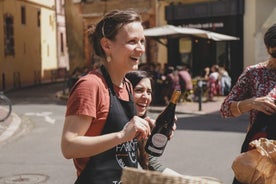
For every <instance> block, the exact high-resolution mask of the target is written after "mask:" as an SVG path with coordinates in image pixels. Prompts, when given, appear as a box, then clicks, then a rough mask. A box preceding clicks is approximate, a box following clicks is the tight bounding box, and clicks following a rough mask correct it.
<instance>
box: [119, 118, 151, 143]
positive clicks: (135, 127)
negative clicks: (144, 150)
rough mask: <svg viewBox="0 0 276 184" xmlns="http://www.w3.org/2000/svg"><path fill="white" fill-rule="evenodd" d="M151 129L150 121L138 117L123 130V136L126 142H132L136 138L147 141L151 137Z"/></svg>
mask: <svg viewBox="0 0 276 184" xmlns="http://www.w3.org/2000/svg"><path fill="white" fill-rule="evenodd" d="M150 133H151V129H150V126H149V123H148V121H146V120H145V119H142V118H140V117H138V116H134V117H133V118H132V119H131V120H130V121H129V122H128V123H127V124H126V125H125V126H124V128H123V130H122V134H123V136H124V139H126V141H130V140H132V139H134V138H137V139H138V140H140V139H147V137H148V136H149V135H150Z"/></svg>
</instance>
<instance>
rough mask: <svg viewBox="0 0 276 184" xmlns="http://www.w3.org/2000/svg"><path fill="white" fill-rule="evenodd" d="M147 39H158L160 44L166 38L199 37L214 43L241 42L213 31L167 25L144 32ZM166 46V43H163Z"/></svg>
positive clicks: (236, 38)
mask: <svg viewBox="0 0 276 184" xmlns="http://www.w3.org/2000/svg"><path fill="white" fill-rule="evenodd" d="M144 34H145V36H146V37H150V38H153V39H156V40H157V41H159V42H160V43H162V42H161V41H160V39H164V38H181V37H187V36H188V37H189V36H190V37H198V38H206V39H211V40H214V41H231V40H239V38H238V37H234V36H230V35H225V34H220V33H215V32H211V31H206V30H202V29H195V28H187V27H177V26H173V25H165V26H160V27H153V28H149V29H145V30H144ZM162 44H164V43H162Z"/></svg>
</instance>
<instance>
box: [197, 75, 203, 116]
mask: <svg viewBox="0 0 276 184" xmlns="http://www.w3.org/2000/svg"><path fill="white" fill-rule="evenodd" d="M202 83H203V82H202V80H199V81H198V84H197V85H198V87H199V94H198V110H199V111H201V110H202V85H203V84H202Z"/></svg>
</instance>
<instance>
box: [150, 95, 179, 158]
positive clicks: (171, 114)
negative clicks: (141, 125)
mask: <svg viewBox="0 0 276 184" xmlns="http://www.w3.org/2000/svg"><path fill="white" fill-rule="evenodd" d="M180 94H181V92H180V91H179V90H175V91H174V92H173V94H172V97H171V99H170V103H169V104H168V105H167V107H166V108H165V109H164V110H163V111H162V112H161V113H160V114H159V116H158V117H157V119H156V121H155V127H154V128H153V129H152V131H151V135H150V137H149V138H148V140H147V143H146V146H145V150H146V152H147V153H148V154H151V155H152V156H155V157H159V156H161V155H162V154H163V152H164V149H165V147H166V145H167V142H168V140H169V136H170V135H171V131H172V128H173V125H174V123H175V108H176V104H177V102H178V99H179V96H180Z"/></svg>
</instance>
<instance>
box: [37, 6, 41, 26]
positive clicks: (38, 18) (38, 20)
mask: <svg viewBox="0 0 276 184" xmlns="http://www.w3.org/2000/svg"><path fill="white" fill-rule="evenodd" d="M37 27H40V10H38V11H37Z"/></svg>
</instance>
